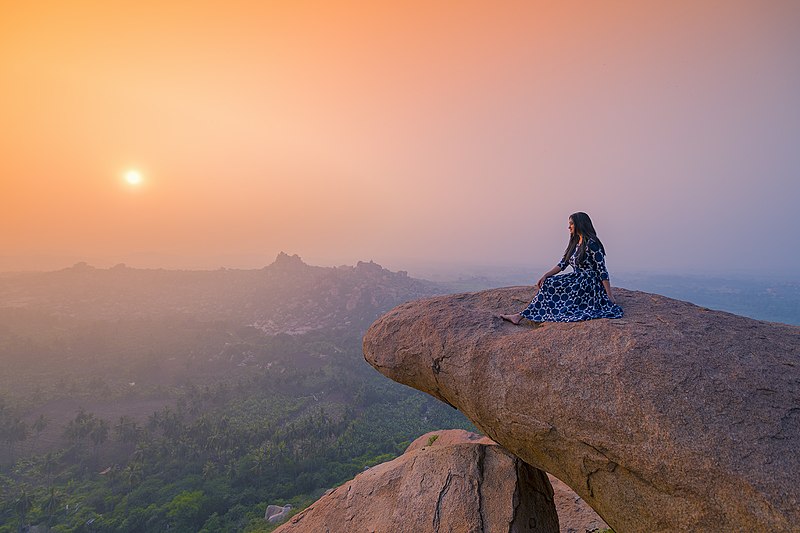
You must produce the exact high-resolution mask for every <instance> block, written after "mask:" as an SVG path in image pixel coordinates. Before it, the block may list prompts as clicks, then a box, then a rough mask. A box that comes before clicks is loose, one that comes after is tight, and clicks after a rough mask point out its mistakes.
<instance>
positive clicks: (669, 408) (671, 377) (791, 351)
mask: <svg viewBox="0 0 800 533" xmlns="http://www.w3.org/2000/svg"><path fill="white" fill-rule="evenodd" d="M531 295H532V289H531V288H529V287H512V288H505V289H496V290H489V291H484V292H479V293H470V294H460V295H450V296H442V297H436V298H430V299H425V300H418V301H414V302H410V303H407V304H404V305H401V306H399V307H396V308H395V309H393V310H392V311H390V312H389V313H387V314H386V315H384V316H383V317H382V318H380V319H379V320H378V321H376V322H375V323H374V324H373V325H372V326H371V327H370V329H369V331H368V332H367V334H366V336H365V338H364V354H365V357H366V359H367V361H369V362H370V363H371V364H372V365H373V366H374V367H375V368H377V369H378V370H379V371H380V372H382V373H383V374H385V375H386V376H388V377H390V378H392V379H394V380H395V381H399V382H401V383H404V384H407V385H410V386H412V387H415V388H417V389H420V390H422V391H425V392H427V393H429V394H431V395H433V396H435V397H436V398H439V399H440V400H442V401H444V402H447V403H449V404H450V405H453V406H454V407H456V408H458V409H459V410H461V411H462V412H463V413H464V414H465V415H466V416H467V417H468V418H469V419H470V420H472V421H473V423H475V425H476V426H477V427H479V428H480V429H481V430H482V431H483V432H484V433H485V434H486V435H488V436H489V437H491V438H492V439H493V440H494V441H496V442H497V443H499V444H500V445H502V446H503V447H505V448H506V449H507V450H509V451H510V452H511V453H513V454H515V455H516V456H518V457H520V458H521V459H523V460H524V461H525V462H527V463H528V464H530V465H533V466H535V467H538V468H540V469H542V470H544V471H546V472H549V473H551V474H553V475H554V476H556V477H557V478H559V479H561V480H562V481H564V482H565V483H567V485H569V486H570V487H571V488H572V489H573V490H575V492H576V493H577V494H578V495H580V496H581V497H582V498H583V499H584V500H586V501H587V502H588V503H589V504H590V505H591V506H592V507H593V508H594V509H595V510H596V511H597V512H598V513H599V514H600V516H602V517H603V519H605V520H606V522H608V524H609V525H611V526H612V527H613V528H614V529H615V530H616V531H618V532H628V531H633V532H639V531H641V532H659V531H664V532H666V531H743V530H748V531H797V529H798V528H800V484H799V483H798V482H797V479H798V477H799V476H800V454H799V453H798V450H800V328H798V327H795V326H788V325H783V324H777V323H768V322H760V321H757V320H751V319H748V318H744V317H740V316H736V315H731V314H728V313H723V312H718V311H711V310H709V309H704V308H701V307H697V306H695V305H692V304H689V303H686V302H681V301H677V300H672V299H669V298H665V297H662V296H658V295H653V294H647V293H643V292H635V291H626V290H624V289H615V295H616V297H617V300H618V303H620V304H621V305H622V306H623V308H624V310H625V317H624V318H622V319H618V320H607V319H602V320H591V321H587V322H579V323H545V324H542V325H540V326H528V327H525V326H513V325H511V324H509V323H507V322H503V321H501V320H500V318H498V316H497V315H498V313H508V312H513V311H514V310H519V309H521V308H523V307H524V306H525V305H526V304H527V303H528V300H529V299H530V297H531Z"/></svg>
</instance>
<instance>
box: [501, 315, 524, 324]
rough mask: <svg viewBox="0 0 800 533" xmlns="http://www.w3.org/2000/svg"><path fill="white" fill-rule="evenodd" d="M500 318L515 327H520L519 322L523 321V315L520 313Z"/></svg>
mask: <svg viewBox="0 0 800 533" xmlns="http://www.w3.org/2000/svg"><path fill="white" fill-rule="evenodd" d="M500 318H502V319H503V320H508V321H509V322H511V323H512V324H514V325H515V326H519V321H520V320H522V315H521V314H519V313H517V314H514V315H500Z"/></svg>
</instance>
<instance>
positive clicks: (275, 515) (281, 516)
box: [264, 504, 292, 524]
mask: <svg viewBox="0 0 800 533" xmlns="http://www.w3.org/2000/svg"><path fill="white" fill-rule="evenodd" d="M291 511H292V506H291V505H288V504H287V505H284V506H283V507H281V506H280V505H267V511H266V512H265V513H264V520H266V521H267V522H269V523H270V524H277V523H278V522H283V521H284V520H286V517H287V516H289V513H290V512H291Z"/></svg>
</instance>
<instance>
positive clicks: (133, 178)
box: [125, 169, 142, 185]
mask: <svg viewBox="0 0 800 533" xmlns="http://www.w3.org/2000/svg"><path fill="white" fill-rule="evenodd" d="M125 181H127V182H128V183H130V184H131V185H139V184H140V183H142V173H141V172H139V171H138V170H133V169H132V170H129V171H127V172H126V173H125Z"/></svg>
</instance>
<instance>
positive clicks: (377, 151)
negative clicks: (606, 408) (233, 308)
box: [0, 1, 800, 279]
mask: <svg viewBox="0 0 800 533" xmlns="http://www.w3.org/2000/svg"><path fill="white" fill-rule="evenodd" d="M799 23H800V6H798V4H797V3H796V2H791V1H771V2H765V3H761V2H752V1H749V2H742V1H733V2H730V1H707V2H659V3H653V2H648V3H642V2H633V1H627V2H617V1H615V2H592V3H585V2H522V1H519V2H518V1H510V2H504V3H503V4H502V6H501V7H498V6H497V5H496V4H489V3H486V2H433V3H431V2H417V1H413V2H403V3H401V4H388V3H384V2H377V3H376V2H336V3H327V2H308V1H298V2H224V3H223V2H194V3H192V4H191V5H189V4H177V3H168V4H163V3H144V4H142V3H113V4H108V3H104V2H87V1H79V2H70V3H62V2H36V3H25V2H3V4H2V17H0V95H1V96H2V98H0V120H2V123H3V126H4V127H3V128H2V131H0V146H2V153H3V155H2V157H0V180H1V181H0V270H3V271H18V270H50V269H57V268H63V267H66V266H69V265H71V264H73V263H75V262H78V261H88V262H89V263H90V264H93V265H95V266H99V267H108V266H112V265H114V264H116V263H120V262H124V263H126V264H128V265H129V266H133V267H148V268H160V267H164V268H192V269H193V268H217V267H220V266H225V267H239V268H255V267H259V268H260V267H262V266H264V265H267V264H269V263H270V262H271V261H272V259H273V258H274V257H275V256H276V255H277V253H278V252H279V251H282V250H283V251H287V252H288V253H290V254H292V253H297V254H299V255H300V256H302V257H303V259H304V260H306V261H308V262H309V263H310V264H318V265H338V264H351V265H352V264H354V263H355V262H356V261H358V260H370V259H372V260H375V261H376V262H378V263H380V264H382V265H384V266H387V267H389V268H392V269H395V270H399V269H404V270H409V271H410V272H412V273H415V272H422V273H424V272H425V271H426V268H428V267H431V265H433V266H435V267H436V268H440V267H441V268H445V267H446V268H451V267H452V269H454V270H457V269H459V268H462V267H464V266H465V265H467V266H468V265H487V266H488V267H492V266H514V267H519V266H523V267H524V266H530V267H531V268H532V269H534V270H535V272H533V273H532V276H537V275H538V273H539V272H538V268H540V267H549V266H550V265H552V264H554V262H555V261H557V260H558V258H559V256H560V254H561V253H562V252H563V249H564V245H565V241H566V219H567V216H568V215H569V214H570V213H572V212H574V211H578V210H583V211H586V212H588V213H589V214H590V215H592V217H593V218H594V221H595V225H596V227H597V228H598V232H599V235H600V236H601V237H602V238H603V240H604V242H605V244H606V246H607V248H608V251H609V258H608V261H609V267H610V268H611V270H612V275H613V272H615V271H623V270H625V271H649V272H684V273H696V272H704V273H714V274H720V275H729V274H732V273H740V274H741V273H744V274H747V275H754V274H758V275H760V274H774V275H780V276H784V277H786V276H788V277H790V278H793V279H796V272H798V269H800V252H798V250H797V249H796V247H794V246H791V240H792V239H791V228H792V227H793V226H794V215H793V211H794V204H795V203H796V202H797V199H798V198H800V194H799V193H800V180H798V179H797V173H798V169H800V155H798V151H797V150H796V147H795V144H796V139H797V138H798V135H799V134H800V62H798V60H797V53H796V52H797V50H798V49H800V42H799V41H800V36H798V34H797V32H796V28H797V27H798V24H799ZM131 170H136V171H138V172H139V173H140V176H141V182H140V183H138V184H131V183H129V182H128V181H126V180H125V179H124V178H125V176H126V175H125V173H126V172H128V171H131ZM442 265H444V267H443V266H442ZM534 279H535V278H534Z"/></svg>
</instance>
